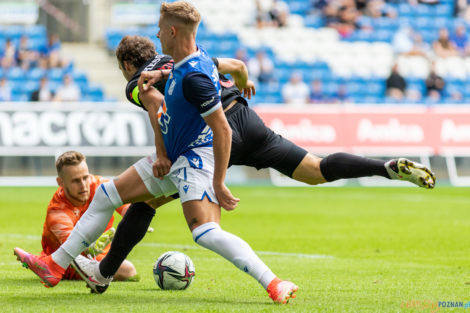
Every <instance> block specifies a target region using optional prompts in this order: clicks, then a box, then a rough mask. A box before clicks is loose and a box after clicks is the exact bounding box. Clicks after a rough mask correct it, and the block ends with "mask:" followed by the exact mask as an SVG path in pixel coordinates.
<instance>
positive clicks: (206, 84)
mask: <svg viewBox="0 0 470 313" xmlns="http://www.w3.org/2000/svg"><path fill="white" fill-rule="evenodd" d="M183 95H184V97H185V99H186V100H187V101H188V102H190V103H192V104H193V105H194V106H196V108H197V109H198V111H199V113H200V114H201V116H202V117H205V116H207V115H209V114H211V113H212V112H214V111H215V110H217V109H218V108H219V107H220V106H221V103H220V96H219V93H218V92H217V89H216V88H215V86H214V83H213V82H212V80H211V79H210V78H209V77H208V76H207V75H205V74H203V73H200V72H191V73H189V74H187V75H186V76H185V77H184V78H183Z"/></svg>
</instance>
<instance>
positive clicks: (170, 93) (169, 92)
mask: <svg viewBox="0 0 470 313" xmlns="http://www.w3.org/2000/svg"><path fill="white" fill-rule="evenodd" d="M175 85H176V80H172V81H171V84H170V88H168V94H169V95H170V96H172V95H173V90H174V89H175Z"/></svg>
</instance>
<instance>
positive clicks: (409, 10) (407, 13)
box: [398, 3, 415, 17]
mask: <svg viewBox="0 0 470 313" xmlns="http://www.w3.org/2000/svg"><path fill="white" fill-rule="evenodd" d="M398 16H400V17H414V16H415V11H414V9H413V7H412V6H411V5H409V4H408V3H402V4H399V5H398Z"/></svg>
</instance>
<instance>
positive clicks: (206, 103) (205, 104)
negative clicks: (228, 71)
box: [201, 97, 214, 107]
mask: <svg viewBox="0 0 470 313" xmlns="http://www.w3.org/2000/svg"><path fill="white" fill-rule="evenodd" d="M213 101H214V97H212V99H210V100H207V101H206V102H204V103H203V104H201V106H202V107H205V106H208V105H209V104H211V103H212V102H213Z"/></svg>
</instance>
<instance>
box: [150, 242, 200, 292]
mask: <svg viewBox="0 0 470 313" xmlns="http://www.w3.org/2000/svg"><path fill="white" fill-rule="evenodd" d="M194 275H195V270H194V264H193V261H191V259H190V258H189V257H188V256H187V255H186V254H184V253H182V252H178V251H168V252H165V253H163V254H162V255H161V256H160V257H159V258H158V260H157V262H155V265H154V266H153V278H155V282H156V283H157V285H158V287H160V288H161V289H163V290H183V289H186V288H188V287H189V285H191V282H192V281H193V277H194Z"/></svg>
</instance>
